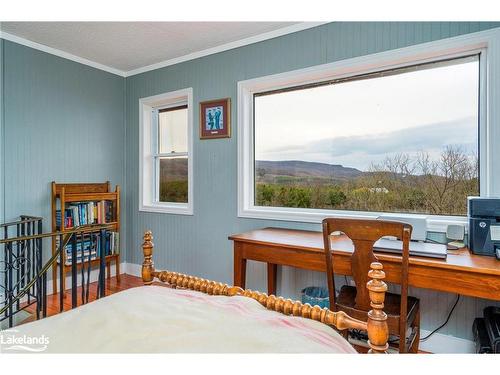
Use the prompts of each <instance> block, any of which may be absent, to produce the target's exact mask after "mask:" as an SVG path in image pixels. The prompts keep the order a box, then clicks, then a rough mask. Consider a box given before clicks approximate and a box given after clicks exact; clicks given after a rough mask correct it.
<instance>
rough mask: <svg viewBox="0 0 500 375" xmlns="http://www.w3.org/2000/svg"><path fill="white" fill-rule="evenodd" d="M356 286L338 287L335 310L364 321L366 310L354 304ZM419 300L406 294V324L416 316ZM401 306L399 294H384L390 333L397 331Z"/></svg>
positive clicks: (410, 322)
mask: <svg viewBox="0 0 500 375" xmlns="http://www.w3.org/2000/svg"><path fill="white" fill-rule="evenodd" d="M355 301H356V287H353V286H348V285H344V286H342V288H341V289H340V292H339V295H338V297H337V300H336V306H337V310H341V311H344V312H346V313H347V314H349V315H351V314H352V315H351V316H353V317H355V318H356V319H361V320H364V321H366V319H367V316H366V311H364V310H359V309H357V308H355V307H354V306H355V304H356V302H355ZM419 304H420V300H419V299H418V298H415V297H411V296H408V309H407V311H408V313H407V325H408V326H409V325H411V324H412V323H413V320H414V319H415V317H416V313H417V312H418V309H419ZM400 307H401V295H399V294H394V293H386V294H385V302H384V311H385V313H386V314H387V320H388V321H387V323H388V325H389V331H391V333H397V332H398V331H399V316H400Z"/></svg>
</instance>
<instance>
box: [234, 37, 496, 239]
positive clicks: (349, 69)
mask: <svg viewBox="0 0 500 375" xmlns="http://www.w3.org/2000/svg"><path fill="white" fill-rule="evenodd" d="M499 30H500V29H498V28H497V29H492V30H488V31H483V32H479V33H474V34H468V35H465V36H459V37H454V38H449V39H443V40H439V41H435V42H429V43H424V44H419V45H416V46H410V47H405V48H400V49H395V50H391V51H386V52H381V53H377V54H372V55H366V56H361V57H356V58H351V59H347V60H342V61H338V62H334V63H330V64H324V65H318V66H313V67H310V68H305V69H300V70H295V71H291V72H285V73H280V74H275V75H270V76H265V77H258V78H254V79H249V80H245V81H240V82H238V217H243V218H255V219H272V220H284V221H297V222H308V223H321V221H322V220H323V219H324V218H325V217H354V218H376V217H378V216H379V215H382V214H388V213H387V212H372V211H349V210H326V209H309V208H290V207H264V206H256V205H255V204H254V189H255V185H254V177H255V176H254V172H255V171H254V144H253V142H254V124H253V122H254V120H253V115H254V108H253V104H254V94H255V93H259V92H265V91H271V90H279V89H283V88H287V87H292V86H299V85H304V84H310V83H316V82H322V81H328V80H334V79H339V78H346V77H350V76H355V75H359V74H367V73H374V72H377V71H380V70H387V69H395V68H401V67H405V66H410V65H416V64H422V63H427V62H432V61H439V60H443V59H449V58H458V57H464V56H468V55H471V54H475V53H480V54H481V56H480V77H479V87H480V92H479V106H480V108H479V134H478V137H479V145H480V147H479V158H480V171H479V178H480V195H481V196H491V195H492V194H495V193H496V194H499V193H500V186H495V187H494V186H493V178H494V176H493V166H492V161H493V160H494V158H493V157H494V156H495V151H494V148H495V146H496V147H497V148H498V147H500V140H496V141H495V140H494V139H492V137H493V136H494V134H498V133H499V130H498V129H493V124H494V123H495V120H496V123H497V124H498V123H499V120H500V111H499V110H496V109H495V108H494V107H495V106H493V105H491V106H490V105H489V103H490V102H491V96H492V95H490V94H492V87H495V86H494V84H495V83H496V84H497V86H498V84H500V82H498V81H500V77H499V76H498V75H496V76H495V75H494V74H493V73H492V71H493V69H491V68H489V67H490V66H491V64H495V66H497V67H499V66H500V53H499V52H500V37H499ZM492 51H493V52H492ZM495 53H496V54H495ZM493 79H496V82H493ZM493 94H494V95H495V96H496V95H498V94H497V93H496V92H493ZM496 155H498V154H496ZM499 164H500V162H499ZM498 167H500V165H498V166H497V168H498ZM494 188H496V191H495V189H494ZM464 204H465V202H464ZM392 214H394V215H397V216H399V217H413V216H421V215H422V214H407V213H392ZM425 216H426V217H427V230H428V231H433V232H446V227H447V225H449V224H462V225H465V226H466V227H467V219H466V217H463V216H444V215H425Z"/></svg>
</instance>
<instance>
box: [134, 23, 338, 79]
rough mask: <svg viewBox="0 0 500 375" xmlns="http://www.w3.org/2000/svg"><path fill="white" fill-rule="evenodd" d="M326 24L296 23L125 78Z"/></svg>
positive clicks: (155, 66)
mask: <svg viewBox="0 0 500 375" xmlns="http://www.w3.org/2000/svg"><path fill="white" fill-rule="evenodd" d="M326 23H329V22H300V23H297V24H294V25H290V26H287V27H282V28H280V29H276V30H273V31H269V32H267V33H262V34H258V35H254V36H251V37H248V38H244V39H239V40H236V41H234V42H230V43H225V44H221V45H220V46H216V47H212V48H207V49H204V50H201V51H197V52H193V53H189V54H187V55H184V56H179V57H176V58H173V59H170V60H165V61H161V62H159V63H155V64H151V65H147V66H144V67H142V68H137V69H133V70H129V71H127V72H125V77H130V76H133V75H136V74H141V73H145V72H149V71H151V70H156V69H160V68H164V67H166V66H170V65H175V64H179V63H181V62H185V61H189V60H194V59H198V58H200V57H204V56H208V55H213V54H215V53H219V52H224V51H228V50H231V49H234V48H238V47H243V46H246V45H249V44H254V43H258V42H262V41H264V40H268V39H273V38H277V37H279V36H283V35H287V34H292V33H295V32H298V31H302V30H307V29H311V28H313V27H316V26H320V25H324V24H326Z"/></svg>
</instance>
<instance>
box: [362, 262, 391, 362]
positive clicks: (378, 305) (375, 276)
mask: <svg viewBox="0 0 500 375" xmlns="http://www.w3.org/2000/svg"><path fill="white" fill-rule="evenodd" d="M370 267H371V270H370V271H369V272H368V276H369V277H370V278H371V280H370V281H368V282H367V283H366V287H367V288H368V290H369V294H370V301H371V302H370V306H371V307H372V309H371V310H370V311H369V312H368V321H367V330H368V344H369V345H370V351H369V353H386V351H387V348H388V347H389V345H388V343H387V341H388V340H389V328H388V327H387V314H386V313H385V312H384V300H385V292H386V291H387V284H386V283H385V282H384V281H383V279H384V278H385V272H384V271H383V267H382V264H381V263H379V262H373V263H372V264H371V265H370Z"/></svg>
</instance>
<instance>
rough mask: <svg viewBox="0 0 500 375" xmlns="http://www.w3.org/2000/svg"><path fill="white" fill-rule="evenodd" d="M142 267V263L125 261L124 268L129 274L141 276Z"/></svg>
mask: <svg viewBox="0 0 500 375" xmlns="http://www.w3.org/2000/svg"><path fill="white" fill-rule="evenodd" d="M141 267H142V265H140V264H135V263H124V266H123V268H122V269H123V270H125V271H124V272H125V273H126V274H127V275H132V276H137V277H141Z"/></svg>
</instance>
